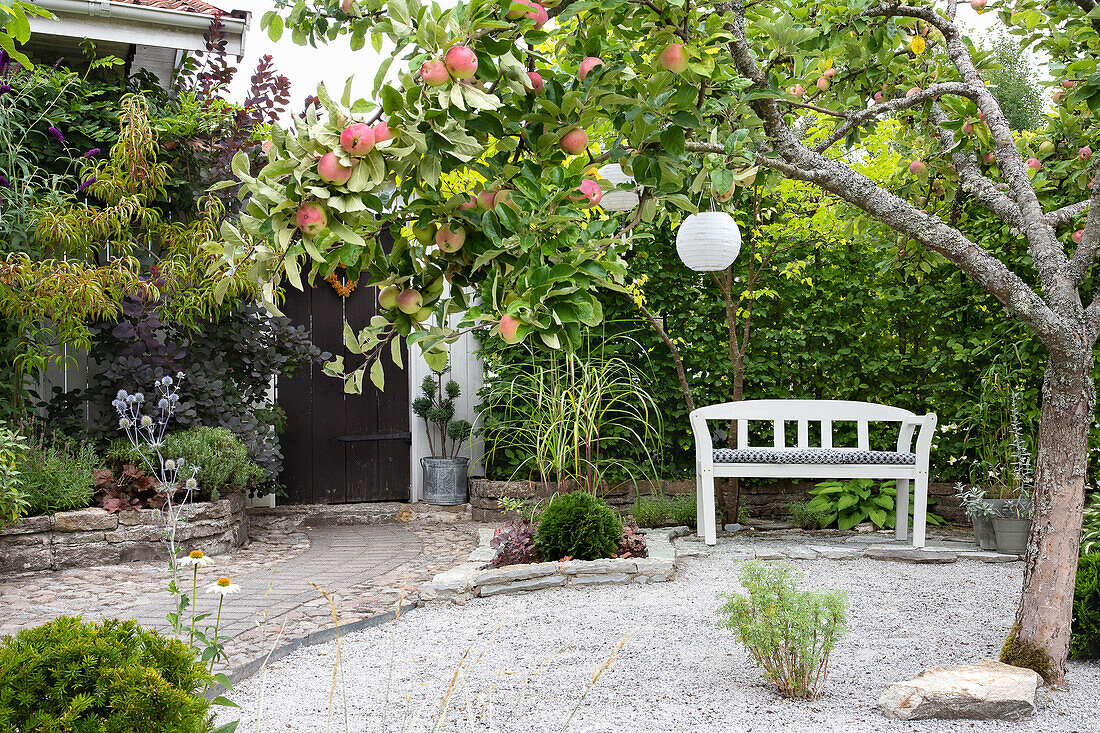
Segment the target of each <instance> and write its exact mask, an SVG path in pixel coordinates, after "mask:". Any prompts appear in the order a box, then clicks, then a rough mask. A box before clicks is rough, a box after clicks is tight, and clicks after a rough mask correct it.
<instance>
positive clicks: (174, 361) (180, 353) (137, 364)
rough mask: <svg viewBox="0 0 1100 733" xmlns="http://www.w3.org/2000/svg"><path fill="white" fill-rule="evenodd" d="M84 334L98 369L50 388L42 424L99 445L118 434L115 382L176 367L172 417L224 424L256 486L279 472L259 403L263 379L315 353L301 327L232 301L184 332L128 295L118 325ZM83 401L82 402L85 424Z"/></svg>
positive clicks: (270, 416) (276, 419)
mask: <svg viewBox="0 0 1100 733" xmlns="http://www.w3.org/2000/svg"><path fill="white" fill-rule="evenodd" d="M92 333H93V335H92V349H91V352H90V354H89V358H90V360H91V361H92V362H93V364H94V367H95V369H94V371H93V373H96V372H98V373H97V374H96V376H95V378H94V379H93V380H92V384H91V386H90V387H89V388H88V389H87V390H85V391H83V392H81V391H79V390H77V391H73V392H69V393H61V392H60V390H55V392H56V394H55V396H54V397H53V399H52V400H51V401H50V402H49V405H48V414H49V419H50V424H51V426H52V427H54V428H56V429H61V430H63V431H64V432H66V433H67V434H71V435H79V434H83V435H86V436H87V437H88V438H89V439H90V440H93V441H95V442H96V443H97V444H101V445H106V444H108V443H110V441H111V440H112V439H113V438H115V437H116V436H117V434H118V425H117V422H118V421H117V416H115V415H114V413H113V411H112V410H111V409H110V404H111V400H112V399H114V396H115V394H116V393H117V392H118V391H119V390H120V389H134V388H135V387H136V388H139V389H145V390H147V391H150V392H151V391H152V386H153V382H155V381H156V380H157V379H158V378H160V377H162V376H164V375H166V374H168V375H172V374H177V373H180V372H182V373H183V375H184V378H183V379H182V380H181V384H180V393H179V394H180V408H179V410H178V411H177V412H176V413H175V415H174V418H175V420H176V423H175V424H176V425H177V426H178V427H180V428H182V429H186V428H191V427H197V426H206V427H220V428H225V429H227V430H229V431H230V432H231V433H233V434H234V435H236V436H237V437H238V438H240V440H241V442H242V443H243V444H244V445H245V447H246V448H247V449H248V456H249V458H250V459H251V460H252V461H255V462H256V463H257V464H259V466H260V467H261V468H262V469H263V474H264V475H263V480H262V483H263V484H264V485H265V487H270V486H272V485H274V483H275V481H276V479H277V477H278V475H279V472H280V471H281V470H282V462H283V454H282V451H281V449H280V447H279V439H278V431H279V430H281V428H282V424H283V413H282V411H281V410H280V409H279V407H278V406H277V405H270V404H268V403H267V402H266V398H267V394H268V390H269V388H270V386H271V381H272V378H273V377H275V376H290V375H292V374H294V373H295V372H296V371H297V370H298V369H299V368H301V367H302V366H303V365H305V364H307V363H309V362H310V361H311V360H313V361H318V362H319V361H320V360H322V359H323V358H324V355H323V354H322V353H321V351H320V349H318V348H317V347H315V346H314V345H313V344H312V343H311V342H310V341H309V338H308V337H307V334H306V331H305V329H304V328H302V327H298V326H292V325H291V324H290V321H289V319H286V318H272V317H270V316H268V315H267V313H266V312H265V311H263V310H262V309H261V308H260V307H259V306H256V305H254V304H252V303H248V302H237V303H234V304H232V305H230V306H227V307H226V308H225V309H224V310H223V311H222V312H221V313H219V314H216V316H215V317H214V318H210V319H206V320H204V321H202V322H200V323H199V324H198V327H197V328H196V329H195V330H189V329H185V328H183V327H181V326H179V325H178V324H174V323H169V322H165V321H163V320H161V318H160V317H159V316H158V315H157V312H156V310H155V309H154V308H153V307H151V305H150V304H148V303H145V302H142V301H137V300H132V299H130V300H127V301H126V302H125V303H124V304H123V308H122V314H121V317H120V318H119V321H118V323H99V324H96V325H95V326H94V327H93V329H92ZM85 405H87V406H88V407H90V408H91V409H90V410H89V411H88V412H89V414H90V417H89V419H88V421H87V423H85V421H84V419H83V415H84V412H85V411H84V409H83V408H84V406H85Z"/></svg>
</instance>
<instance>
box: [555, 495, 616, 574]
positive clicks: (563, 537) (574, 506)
mask: <svg viewBox="0 0 1100 733" xmlns="http://www.w3.org/2000/svg"><path fill="white" fill-rule="evenodd" d="M622 534H623V523H622V520H621V519H620V518H619V515H618V514H616V513H615V510H614V509H612V508H611V507H609V506H608V505H607V502H605V501H604V500H603V499H600V498H599V497H596V496H593V495H592V494H590V493H588V492H587V491H573V492H570V493H568V494H562V495H561V496H558V497H556V498H555V499H554V500H553V501H551V502H550V504H549V505H548V506H547V507H546V509H544V510H543V512H542V516H541V517H540V519H539V525H538V530H537V531H536V533H535V548H536V549H537V550H538V553H539V556H540V557H542V559H543V560H560V559H562V558H564V557H569V558H573V559H575V560H598V559H600V558H604V557H611V556H612V555H614V554H615V553H616V551H617V550H618V546H619V538H620V537H622Z"/></svg>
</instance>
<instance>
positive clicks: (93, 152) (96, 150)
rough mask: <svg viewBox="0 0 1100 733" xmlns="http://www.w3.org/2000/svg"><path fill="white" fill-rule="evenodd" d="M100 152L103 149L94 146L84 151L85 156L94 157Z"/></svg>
mask: <svg viewBox="0 0 1100 733" xmlns="http://www.w3.org/2000/svg"><path fill="white" fill-rule="evenodd" d="M100 152H101V151H100V149H99V148H92V149H91V150H89V151H88V152H86V153H84V157H85V158H94V157H96V156H97V155H99V153H100Z"/></svg>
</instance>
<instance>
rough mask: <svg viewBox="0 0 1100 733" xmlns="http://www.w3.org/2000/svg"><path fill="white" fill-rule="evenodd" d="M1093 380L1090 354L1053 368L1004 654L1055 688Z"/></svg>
mask: <svg viewBox="0 0 1100 733" xmlns="http://www.w3.org/2000/svg"><path fill="white" fill-rule="evenodd" d="M1091 372H1092V351H1091V349H1088V350H1082V351H1080V352H1079V353H1076V354H1072V355H1070V356H1068V357H1062V358H1056V357H1053V356H1052V357H1051V360H1050V362H1049V363H1048V364H1047V369H1046V373H1045V375H1044V378H1043V410H1042V417H1041V419H1040V423H1039V444H1038V450H1037V455H1036V461H1035V490H1034V501H1033V504H1034V506H1033V509H1032V515H1031V516H1032V525H1031V539H1030V541H1029V543H1028V553H1027V560H1026V564H1025V567H1024V587H1023V594H1022V595H1021V597H1020V607H1019V610H1018V611H1017V612H1016V623H1015V624H1014V625H1013V627H1012V631H1011V632H1010V634H1009V638H1008V640H1007V641H1006V642H1005V647H1004V650H1003V651H1002V654H1001V658H1002V661H1004V662H1007V663H1009V664H1016V665H1019V666H1026V667H1029V668H1032V669H1034V670H1035V671H1037V672H1039V673H1040V674H1041V675H1042V676H1043V678H1044V679H1045V680H1046V681H1047V682H1048V683H1049V684H1052V685H1061V684H1062V682H1063V680H1064V678H1065V673H1066V658H1067V657H1068V655H1069V640H1070V620H1071V615H1072V609H1073V588H1074V579H1075V576H1076V572H1077V556H1078V550H1079V546H1080V542H1081V512H1082V509H1083V506H1084V500H1085V468H1086V463H1087V459H1088V436H1089V428H1090V427H1091V425H1092V421H1093V408H1094V406H1095V403H1096V393H1095V390H1094V388H1093V384H1092V376H1091Z"/></svg>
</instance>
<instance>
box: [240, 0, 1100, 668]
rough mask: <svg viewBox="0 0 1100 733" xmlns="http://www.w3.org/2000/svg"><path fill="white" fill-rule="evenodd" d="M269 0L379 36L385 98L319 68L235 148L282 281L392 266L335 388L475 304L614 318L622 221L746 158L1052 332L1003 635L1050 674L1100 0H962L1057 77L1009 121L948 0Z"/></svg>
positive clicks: (473, 321) (1077, 437) (1082, 330)
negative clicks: (265, 128) (619, 173)
mask: <svg viewBox="0 0 1100 733" xmlns="http://www.w3.org/2000/svg"><path fill="white" fill-rule="evenodd" d="M279 2H280V7H279V10H277V11H273V12H271V13H268V14H267V15H266V16H265V17H264V19H263V25H264V27H265V28H266V29H267V30H268V32H269V33H270V34H271V35H272V36H273V37H278V36H280V35H281V34H282V33H284V32H289V33H291V34H292V35H293V37H294V39H295V40H296V41H297V42H299V43H309V44H314V45H316V44H321V43H325V42H327V41H330V40H333V39H335V38H337V37H338V36H341V35H347V36H349V37H350V41H351V44H352V46H353V48H362V47H363V46H364V45H365V44H366V43H367V40H368V37H369V40H370V42H371V43H372V44H373V45H374V47H375V48H376V49H381V48H383V47H385V48H387V49H392V55H391V56H390V57H389V58H387V59H386V60H385V62H384V63H383V64H382V68H380V69H378V71H377V74H376V77H375V88H374V94H373V95H372V99H370V100H356V99H352V98H351V94H350V93H349V91H348V90H349V89H350V84H349V86H348V87H346V88H345V90H344V93H343V94H342V95H339V94H336V93H333V92H331V91H330V90H326V89H321V90H319V92H318V98H319V103H318V104H317V105H315V106H313V107H311V108H310V109H308V110H307V112H306V114H305V115H304V116H303V118H302V119H300V120H297V121H296V123H295V129H294V130H292V131H289V132H288V131H282V130H274V131H273V135H272V140H271V145H270V149H269V150H268V153H267V163H266V165H265V166H264V167H263V168H262V169H260V170H258V171H256V170H250V169H249V167H248V162H247V160H246V159H245V158H244V157H243V156H240V157H239V158H238V161H237V165H236V166H235V173H236V174H237V175H238V176H239V178H240V179H241V180H242V181H243V182H244V184H245V185H244V186H243V187H242V196H244V197H246V203H245V210H244V214H243V215H242V217H241V218H240V220H239V222H238V223H237V224H236V225H227V226H226V227H225V228H224V229H223V232H222V234H223V237H224V239H225V242H224V243H222V244H221V245H219V246H222V247H223V248H224V249H223V255H224V257H225V258H226V259H227V260H229V261H230V262H231V263H232V265H233V266H234V267H236V268H247V270H248V272H249V274H250V276H251V277H252V278H253V279H254V280H255V281H257V282H259V283H260V284H261V285H262V289H263V291H264V293H265V297H266V300H267V301H268V302H269V303H270V304H271V305H272V307H274V306H275V303H276V300H277V290H278V288H279V287H281V285H282V284H284V283H289V284H290V285H292V286H294V287H302V286H303V285H304V283H305V282H306V281H310V280H312V279H313V278H315V277H317V276H322V277H327V276H329V275H331V274H332V273H333V272H334V271H335V270H336V269H337V268H343V269H344V270H345V271H346V276H347V277H348V278H350V279H352V280H357V279H360V278H365V279H367V280H368V281H369V282H370V283H372V284H378V285H381V286H383V288H384V289H383V291H382V294H381V298H380V300H381V302H382V305H383V307H384V312H383V314H380V315H378V316H376V317H375V318H374V319H373V321H372V322H371V323H369V324H346V327H345V338H346V340H347V342H348V345H349V347H350V349H351V350H352V351H353V352H356V353H359V352H361V353H362V354H363V360H362V363H360V364H355V365H345V364H343V363H340V362H334V363H332V364H330V365H329V367H328V369H329V371H330V372H331V373H333V374H336V375H340V376H343V377H344V379H345V380H346V382H347V388H348V389H353V390H354V389H358V388H360V387H361V385H362V382H363V379H364V375H365V374H368V373H369V374H370V375H371V376H372V378H375V381H376V382H378V381H380V375H381V368H380V367H378V366H377V364H378V358H379V357H380V355H381V354H382V353H383V351H384V349H385V348H386V346H387V344H392V345H393V346H396V344H397V340H398V339H399V338H405V339H407V340H408V342H410V343H416V344H418V345H419V346H420V348H422V349H423V350H424V352H425V354H426V356H427V357H428V358H429V363H433V362H434V363H438V362H439V361H440V360H442V359H445V350H444V348H445V344H446V343H447V342H448V341H449V340H451V339H453V338H455V337H456V335H457V334H459V333H461V332H462V331H463V330H465V329H468V328H472V327H475V326H477V325H484V324H493V325H494V333H495V334H497V335H499V336H500V337H501V338H503V339H505V340H506V341H509V342H512V341H518V340H522V339H536V340H538V341H539V342H541V343H543V344H545V345H547V346H549V347H552V348H559V347H560V348H569V347H570V346H572V345H575V344H576V343H578V341H579V339H580V337H581V333H582V330H583V329H584V327H586V326H591V325H594V324H596V323H598V322H599V321H600V320H601V316H602V313H601V309H600V305H599V302H600V301H599V297H598V291H599V289H601V288H620V289H621V288H622V287H623V279H624V275H625V271H624V266H623V262H622V258H621V252H622V248H623V247H624V246H627V244H626V242H625V241H624V238H623V236H622V235H623V234H624V233H627V232H629V231H631V230H632V228H633V227H634V226H636V225H637V223H638V222H639V221H654V220H662V219H666V218H667V219H669V220H671V223H672V224H675V223H676V222H677V221H678V220H679V219H680V218H682V217H683V216H684V215H686V214H687V213H690V212H693V211H695V210H696V207H697V206H699V205H702V206H704V207H705V206H722V205H723V203H722V201H723V200H726V199H730V191H731V189H734V188H736V187H737V186H738V185H739V184H741V185H752V184H753V180H754V179H755V185H757V186H765V187H766V186H769V185H772V184H774V183H775V182H776V181H778V180H779V179H780V178H789V179H795V180H799V181H805V182H809V183H811V184H814V185H816V186H818V187H820V188H821V189H823V190H824V191H827V192H829V193H830V194H832V195H835V196H836V197H838V198H839V199H841V200H843V201H845V202H847V203H848V204H850V205H851V206H852V207H854V208H855V209H857V210H859V211H860V212H862V214H863V215H864V216H865V217H866V219H867V220H868V221H870V222H873V223H874V225H875V226H879V227H881V228H883V229H885V228H889V229H892V230H894V232H895V233H896V234H894V235H891V236H897V237H899V238H900V239H901V241H903V242H906V243H908V246H909V247H910V249H912V248H913V247H923V248H925V249H926V250H927V251H928V252H930V253H935V255H934V256H942V257H944V258H946V259H948V260H949V261H951V262H952V263H954V264H955V265H956V266H957V267H959V268H960V269H961V270H962V271H963V272H964V273H965V274H966V275H967V276H968V277H970V278H971V279H972V280H973V281H974V282H976V283H977V284H978V285H980V286H981V287H982V288H984V289H986V290H987V291H988V292H989V293H991V294H992V295H994V296H995V297H996V298H997V299H998V300H999V301H1000V302H1001V303H1002V304H1003V306H1004V308H1005V310H1006V312H1007V313H1008V314H1010V315H1011V316H1012V317H1015V318H1018V319H1020V320H1021V321H1023V322H1024V323H1025V324H1027V326H1028V327H1030V328H1031V329H1032V330H1033V331H1034V332H1035V334H1036V335H1037V337H1038V338H1039V339H1040V340H1041V341H1042V342H1043V344H1044V345H1045V346H1046V349H1047V352H1048V364H1047V367H1046V375H1045V383H1044V395H1043V405H1042V419H1041V426H1040V435H1039V439H1038V455H1037V460H1036V480H1035V486H1036V488H1035V496H1034V501H1033V504H1034V507H1033V515H1032V516H1033V528H1032V536H1031V542H1030V547H1029V552H1028V557H1027V563H1026V570H1025V580H1024V589H1023V594H1022V597H1021V602H1020V606H1019V609H1018V612H1017V619H1016V624H1015V625H1014V627H1013V630H1012V632H1011V636H1010V638H1009V640H1008V642H1007V643H1006V646H1005V649H1004V652H1003V658H1004V659H1005V660H1006V661H1010V662H1013V663H1017V664H1025V665H1027V666H1030V667H1033V668H1035V669H1037V670H1038V671H1040V672H1041V673H1042V674H1043V676H1044V677H1045V678H1046V679H1047V680H1048V681H1050V682H1053V683H1060V682H1061V681H1062V679H1063V677H1064V674H1065V660H1066V655H1067V650H1068V645H1069V625H1070V608H1071V600H1072V596H1073V580H1074V570H1075V567H1076V562H1077V551H1078V541H1079V535H1080V531H1081V511H1082V503H1083V496H1084V481H1085V465H1086V445H1087V442H1086V440H1087V435H1088V430H1089V426H1090V424H1091V422H1092V420H1093V419H1094V417H1093V416H1094V406H1095V405H1094V403H1095V392H1094V387H1093V383H1092V381H1091V376H1090V373H1091V368H1092V365H1093V346H1094V343H1095V341H1096V338H1097V334H1098V333H1100V303H1098V302H1096V301H1093V302H1091V303H1086V300H1087V298H1086V295H1087V294H1088V292H1089V290H1090V281H1089V276H1090V273H1091V271H1092V268H1093V264H1094V263H1093V261H1094V259H1095V258H1096V252H1097V246H1098V244H1100V206H1098V205H1097V204H1100V185H1095V186H1094V185H1093V183H1092V181H1093V174H1094V173H1095V169H1096V163H1097V160H1098V159H1100V157H1097V156H1093V155H1092V149H1093V148H1100V140H1097V138H1098V137H1100V133H1098V130H1097V128H1096V127H1095V124H1094V122H1095V119H1094V117H1093V116H1092V115H1093V110H1095V109H1096V108H1097V106H1098V105H1100V72H1098V71H1097V68H1096V66H1097V57H1098V54H1100V41H1098V35H1097V29H1098V28H1100V10H1098V9H1097V3H1096V0H1076V1H1075V2H1071V1H1070V0H1058V1H1056V2H1053V3H1050V2H1039V1H1038V0H1017V1H1016V2H1010V1H1008V0H1005V1H1003V2H1000V1H995V2H993V3H991V4H990V5H991V7H989V8H986V1H985V0H974V1H973V2H972V3H971V5H972V6H973V8H974V9H976V10H979V11H982V12H996V13H997V19H998V23H1000V24H1001V25H1002V26H1004V27H1005V28H1006V29H1008V30H1009V31H1010V32H1012V33H1014V34H1016V35H1017V36H1019V38H1020V40H1021V41H1022V42H1023V43H1024V44H1025V45H1026V46H1027V47H1029V48H1033V49H1037V50H1039V51H1040V52H1041V54H1042V55H1043V57H1044V58H1046V59H1048V60H1049V64H1050V66H1051V70H1052V71H1053V72H1054V76H1055V77H1056V78H1057V80H1058V82H1059V83H1058V85H1057V87H1056V91H1055V94H1054V95H1053V96H1054V104H1055V107H1054V114H1053V115H1052V116H1050V117H1049V130H1047V131H1045V132H1043V133H1042V134H1041V135H1037V136H1036V135H1030V136H1014V135H1013V133H1012V131H1011V130H1010V128H1009V125H1008V123H1007V121H1006V117H1005V113H1004V111H1003V110H1002V109H1001V107H1000V105H999V104H998V102H997V99H996V98H995V97H994V96H993V94H992V93H991V91H990V88H989V87H988V86H987V85H986V84H985V83H984V82H983V80H982V70H983V68H985V69H988V68H990V66H989V60H988V58H986V56H985V55H984V54H982V53H981V52H979V51H977V50H976V48H975V45H974V44H973V43H972V42H971V40H970V39H969V38H967V36H966V35H965V34H964V32H963V30H962V28H961V26H960V25H959V23H958V22H957V21H956V5H957V4H956V2H955V0H935V2H933V1H932V0H914V1H913V2H912V3H911V4H905V3H901V2H883V1H881V0H838V1H837V2H833V3H828V4H822V3H806V2H802V1H801V0H774V1H771V2H766V3H762V2H748V3H746V2H744V0H730V1H729V2H706V1H703V2H700V1H698V0H696V2H692V1H691V0H561V2H560V4H557V5H553V6H551V5H550V4H547V5H545V6H544V5H541V4H539V3H537V2H535V1H534V0H521V1H519V2H514V3H513V2H511V0H471V1H470V2H459V3H458V4H456V5H455V6H454V7H450V8H446V9H444V8H441V7H440V6H438V5H437V4H434V3H433V4H426V3H424V2H422V0H388V1H386V2H383V0H361V1H356V0H343V2H336V1H335V0H279ZM993 6H995V10H994V7H993ZM390 77H395V79H394V80H393V81H392V82H388V81H386V80H387V79H388V78H390ZM885 118H891V119H894V120H897V121H898V122H900V123H901V124H902V125H904V127H905V130H906V133H905V134H906V135H907V136H908V137H909V141H908V143H909V144H910V145H912V146H913V147H914V149H916V150H918V151H920V154H919V156H917V157H915V158H914V159H913V160H911V161H908V170H909V171H910V174H911V177H912V180H913V185H912V186H910V187H908V188H906V187H903V188H902V189H900V190H895V191H887V190H885V189H884V188H883V187H882V186H880V185H878V184H876V183H875V182H874V181H872V180H871V179H870V178H868V177H867V176H866V175H864V174H862V173H861V172H859V170H860V166H859V165H857V162H858V161H860V160H862V159H863V158H864V157H865V156H866V155H867V153H866V151H865V150H863V149H861V147H860V140H861V138H862V137H863V136H864V135H866V134H868V133H869V132H870V131H873V130H874V129H875V127H876V124H877V123H878V122H879V121H881V120H883V119H885ZM607 162H618V163H619V164H620V165H621V166H622V168H623V169H624V170H625V171H626V172H628V173H630V174H631V175H633V178H634V179H635V181H636V185H637V187H638V189H639V192H640V195H641V201H640V204H639V206H638V207H637V208H636V210H634V211H633V212H625V213H622V214H610V213H608V212H603V211H602V210H601V209H600V208H599V201H600V198H601V195H602V193H603V191H602V190H601V189H602V188H607V187H608V186H609V184H608V182H607V181H606V180H603V181H601V179H600V178H599V177H598V176H597V175H595V170H596V169H597V168H598V167H599V166H601V165H603V164H605V163H607ZM1067 197H1075V200H1073V201H1072V202H1070V203H1065V199H1066V198H1067ZM736 200H737V198H736V197H734V198H733V201H736ZM960 201H966V202H967V204H968V205H978V206H981V207H984V208H985V209H986V210H988V211H989V212H990V213H991V214H992V215H993V216H995V217H997V218H998V219H999V220H1000V221H1001V222H1002V223H1003V226H1004V228H1005V230H1006V231H1009V232H1011V233H1012V234H1013V236H1016V237H1018V238H1020V240H1021V241H1022V242H1025V243H1026V246H1027V249H1028V252H1029V254H1030V258H1029V259H1028V260H1027V261H1025V262H1011V263H1010V262H1005V261H1002V260H1001V259H998V258H997V257H996V256H994V255H993V254H992V253H991V252H990V251H989V250H987V249H986V248H985V247H983V243H982V241H980V239H979V238H977V237H973V236H971V235H969V234H968V232H967V226H966V220H965V217H959V216H957V215H951V214H950V212H951V211H956V212H957V211H958V209H959V207H958V206H957V204H958V203H959V202H960ZM1090 203H1091V204H1092V205H1091V206H1090ZM725 205H726V206H732V203H731V204H725ZM384 229H385V230H388V231H389V233H390V234H391V235H392V237H393V241H394V244H393V247H392V248H391V249H390V251H383V250H382V249H381V248H380V246H379V244H378V242H379V239H378V237H377V236H376V235H377V234H378V233H379V232H380V231H381V230H384ZM627 241H628V240H627ZM669 266H670V267H674V266H679V265H678V263H669ZM394 353H395V354H396V353H398V352H397V350H396V349H394Z"/></svg>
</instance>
